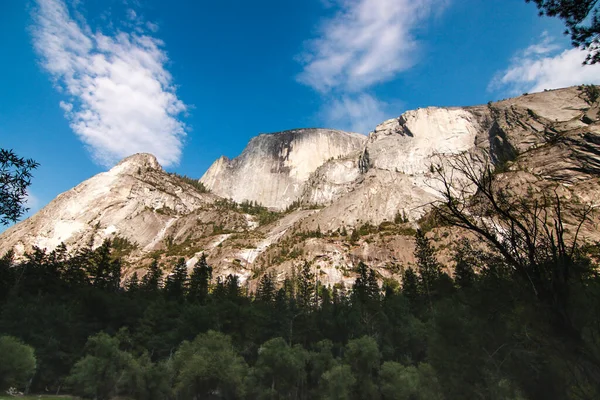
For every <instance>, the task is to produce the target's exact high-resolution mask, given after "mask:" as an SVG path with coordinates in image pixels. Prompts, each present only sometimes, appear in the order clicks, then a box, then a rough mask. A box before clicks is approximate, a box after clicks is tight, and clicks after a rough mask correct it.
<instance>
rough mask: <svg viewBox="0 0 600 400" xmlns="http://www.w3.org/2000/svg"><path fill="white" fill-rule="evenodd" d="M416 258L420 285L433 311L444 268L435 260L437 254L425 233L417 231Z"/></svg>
mask: <svg viewBox="0 0 600 400" xmlns="http://www.w3.org/2000/svg"><path fill="white" fill-rule="evenodd" d="M415 241H416V243H415V258H416V259H417V269H418V271H419V278H420V284H421V286H422V287H423V291H424V292H425V294H426V295H427V297H428V299H429V304H430V307H431V308H432V309H433V305H432V304H433V303H432V297H433V296H434V295H435V289H436V285H437V282H438V281H439V279H440V277H441V275H442V268H441V267H440V264H439V263H438V261H437V259H436V258H435V252H434V250H433V247H431V243H429V239H427V238H426V237H425V235H424V234H423V231H421V230H420V229H419V230H417V233H416V235H415Z"/></svg>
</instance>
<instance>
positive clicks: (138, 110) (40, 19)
mask: <svg viewBox="0 0 600 400" xmlns="http://www.w3.org/2000/svg"><path fill="white" fill-rule="evenodd" d="M36 2H37V4H36V8H35V10H34V11H33V20H34V24H33V26H32V34H33V42H34V46H35V49H36V50H37V52H38V53H39V55H40V56H41V64H42V66H43V67H44V69H45V70H46V71H48V72H49V73H50V74H51V76H52V77H53V80H54V82H55V84H56V86H57V88H58V89H59V90H60V91H61V92H62V93H64V94H65V95H66V96H67V98H66V101H61V102H60V107H61V108H62V109H63V110H64V112H65V116H66V117H67V118H68V120H69V122H70V125H71V128H72V129H73V130H74V131H75V133H76V134H77V135H78V136H79V137H80V138H81V140H82V141H83V142H84V143H85V144H86V145H87V146H88V148H89V149H90V151H91V153H92V155H93V157H94V159H95V160H96V161H97V162H99V163H100V164H103V165H106V166H110V165H112V164H114V163H115V162H116V161H118V160H119V159H121V158H123V157H125V156H128V155H130V154H133V153H136V152H148V153H152V154H154V155H155V156H156V157H157V158H158V160H159V162H160V163H161V164H162V165H163V166H169V165H173V164H177V163H178V162H179V159H180V157H181V148H182V141H183V139H184V137H185V129H186V128H185V125H184V123H183V122H182V121H181V119H180V118H179V117H180V115H181V114H182V113H184V112H185V111H186V108H187V107H186V105H185V104H184V103H183V102H182V101H181V100H179V99H178V97H177V95H176V93H175V86H174V84H173V79H172V76H171V74H170V73H169V72H168V71H167V69H166V67H165V66H166V64H167V63H168V57H167V54H166V53H165V51H164V44H163V42H162V41H160V40H159V39H157V38H155V37H152V36H151V35H149V34H146V33H145V32H144V30H143V27H148V28H149V29H150V30H155V28H156V26H155V25H150V26H152V27H153V28H154V29H152V28H150V26H148V25H147V24H146V23H143V21H142V20H141V18H140V17H139V16H138V15H137V14H136V13H135V11H133V10H130V11H128V12H127V15H128V18H129V19H130V22H129V23H128V26H130V27H131V32H124V31H117V32H116V33H115V34H113V35H105V34H103V33H102V32H100V31H95V30H92V28H91V27H90V26H89V25H88V24H87V22H86V21H85V20H83V18H82V17H81V14H79V13H78V12H77V10H74V9H72V8H71V9H70V8H69V6H67V4H66V3H65V2H64V0H37V1H36ZM75 4H77V3H75ZM131 21H134V22H135V23H134V24H132V23H131Z"/></svg>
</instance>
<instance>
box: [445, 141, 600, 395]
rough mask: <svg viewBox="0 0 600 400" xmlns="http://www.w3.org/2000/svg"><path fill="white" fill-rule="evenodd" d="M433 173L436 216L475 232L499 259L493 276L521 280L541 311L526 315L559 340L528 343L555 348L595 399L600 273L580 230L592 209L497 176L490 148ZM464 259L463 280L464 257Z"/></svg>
mask: <svg viewBox="0 0 600 400" xmlns="http://www.w3.org/2000/svg"><path fill="white" fill-rule="evenodd" d="M435 170H436V172H437V178H438V181H439V183H440V184H441V187H442V196H443V201H441V202H440V203H439V204H438V205H437V206H436V207H435V209H434V211H435V213H436V216H437V218H438V219H439V220H441V221H442V222H444V223H447V224H450V225H453V226H456V227H460V228H463V229H466V230H467V231H470V232H472V233H474V234H475V235H476V236H477V237H478V238H479V239H481V240H482V242H483V243H485V245H486V246H487V249H488V250H489V251H491V252H492V253H495V254H496V255H497V256H498V262H496V263H493V262H492V263H490V264H491V265H490V264H488V265H486V266H484V268H490V267H491V266H493V268H494V270H493V271H492V272H493V273H495V274H498V275H500V276H503V277H504V279H509V280H510V281H512V282H514V284H515V285H518V286H519V287H520V292H519V293H518V295H519V297H520V298H521V299H522V301H525V299H527V298H529V300H528V301H529V302H530V303H531V305H533V306H535V307H536V309H539V310H540V311H539V312H540V313H542V314H541V315H543V318H541V319H540V318H538V316H536V315H534V314H531V315H527V318H529V322H530V323H531V322H533V321H535V324H534V329H536V330H538V331H539V332H540V334H541V335H544V336H546V335H550V336H552V337H555V338H556V340H548V341H544V342H543V343H539V342H536V340H539V339H536V340H531V339H530V336H527V340H525V341H524V342H523V343H524V344H527V346H533V347H535V348H537V351H538V352H539V353H540V354H542V353H544V352H545V351H547V352H548V353H546V356H547V357H549V358H550V357H551V356H550V354H552V353H554V355H553V356H552V357H557V360H558V359H560V363H562V364H564V365H565V366H566V367H567V368H568V369H569V370H571V371H572V374H573V379H574V382H575V383H574V384H575V385H576V386H577V387H578V388H579V390H580V391H581V392H582V393H584V394H581V395H580V396H582V397H584V398H593V396H594V395H597V392H596V391H595V390H592V389H590V388H594V387H600V352H599V351H598V350H599V349H600V348H599V346H598V342H597V340H596V336H595V335H596V333H595V334H593V335H592V336H590V332H592V331H594V332H596V331H597V328H598V326H597V324H598V323H599V322H600V318H599V314H598V304H599V303H598V300H599V297H598V295H599V293H598V274H597V269H596V268H595V267H593V266H592V265H591V263H590V259H589V258H588V257H587V256H586V255H585V254H584V251H583V250H584V248H583V246H582V242H581V232H582V229H584V228H586V224H587V225H588V226H587V228H588V229H589V228H590V226H591V225H590V222H591V219H590V216H591V215H592V213H593V212H594V211H595V210H594V208H593V207H592V206H589V205H586V204H580V203H578V202H577V201H575V200H572V201H571V202H569V203H566V202H565V201H564V200H563V199H562V198H561V196H560V195H559V191H561V190H562V191H564V190H565V189H564V188H562V187H559V186H550V185H548V184H547V183H543V182H541V183H539V184H537V185H536V184H530V185H523V184H519V185H514V184H512V183H511V180H510V179H496V173H495V171H496V166H495V165H493V164H492V162H491V160H490V158H489V157H488V156H487V154H486V153H485V152H484V153H479V154H472V153H464V154H461V155H458V156H456V157H454V158H453V159H450V160H449V161H447V165H446V166H445V167H441V166H438V167H437V168H436V169H435ZM480 248H481V246H480ZM459 261H460V263H459V264H460V267H461V269H460V272H461V275H463V277H464V272H465V270H464V267H465V263H464V261H465V260H464V259H462V260H459ZM467 277H468V279H469V280H470V279H472V275H469V274H468V273H467ZM463 280H464V279H463ZM507 293H508V292H507ZM507 293H501V294H502V295H506V294H507ZM586 303H587V305H584V304H586ZM582 308H583V309H582ZM584 309H585V310H584ZM524 317H525V316H524ZM558 338H561V339H560V340H559V339H558ZM559 354H562V355H560V356H559ZM586 396H587V397H586ZM590 396H591V397H590Z"/></svg>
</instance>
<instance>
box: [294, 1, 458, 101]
mask: <svg viewBox="0 0 600 400" xmlns="http://www.w3.org/2000/svg"><path fill="white" fill-rule="evenodd" d="M445 3H446V1H445V0H340V1H339V2H338V5H339V7H340V10H339V11H338V12H337V14H336V15H335V16H334V17H333V18H331V19H329V20H327V21H325V23H324V24H323V25H322V27H321V29H320V35H319V38H317V39H314V40H312V41H310V42H308V44H307V47H308V50H307V51H306V52H305V53H304V54H302V55H301V57H300V60H301V63H302V64H303V65H304V70H303V71H302V73H301V74H300V75H299V76H298V80H299V81H300V82H302V83H304V84H306V85H308V86H311V87H312V88H314V89H316V90H318V91H320V92H323V93H326V92H328V91H330V90H332V89H342V90H344V91H360V90H363V89H365V88H368V87H370V86H372V85H373V84H376V83H379V82H384V81H387V80H389V79H391V78H393V77H394V76H395V75H396V74H397V73H399V72H402V71H405V70H407V69H408V68H410V67H412V66H413V65H414V64H415V62H416V60H417V57H418V50H419V43H418V41H417V39H416V36H415V33H414V31H415V30H416V29H418V28H419V26H421V25H422V23H423V21H424V20H425V19H426V18H428V17H431V16H432V15H433V14H435V13H436V12H438V11H439V10H440V9H441V8H442V7H444V5H445Z"/></svg>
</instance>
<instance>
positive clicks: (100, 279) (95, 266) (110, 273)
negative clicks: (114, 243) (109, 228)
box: [88, 240, 121, 291]
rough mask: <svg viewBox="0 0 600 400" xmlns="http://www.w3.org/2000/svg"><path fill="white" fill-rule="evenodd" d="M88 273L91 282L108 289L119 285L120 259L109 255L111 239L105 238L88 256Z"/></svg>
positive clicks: (114, 289)
mask: <svg viewBox="0 0 600 400" xmlns="http://www.w3.org/2000/svg"><path fill="white" fill-rule="evenodd" d="M88 273H89V275H90V277H91V280H92V284H93V285H94V286H96V287H98V288H101V289H104V290H108V291H118V290H119V288H120V287H121V260H120V259H113V257H112V256H111V241H110V240H105V241H104V243H102V245H101V246H100V247H98V248H97V249H96V250H93V251H92V252H91V254H90V257H89V265H88Z"/></svg>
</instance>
